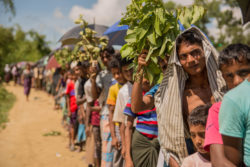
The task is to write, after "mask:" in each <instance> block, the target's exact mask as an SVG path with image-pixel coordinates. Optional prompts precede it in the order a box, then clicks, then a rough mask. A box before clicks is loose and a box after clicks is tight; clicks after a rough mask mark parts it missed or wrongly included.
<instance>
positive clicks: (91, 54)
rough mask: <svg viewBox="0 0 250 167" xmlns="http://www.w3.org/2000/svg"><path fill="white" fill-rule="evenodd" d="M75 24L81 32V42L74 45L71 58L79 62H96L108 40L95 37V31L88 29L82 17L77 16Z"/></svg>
mask: <svg viewBox="0 0 250 167" xmlns="http://www.w3.org/2000/svg"><path fill="white" fill-rule="evenodd" d="M75 23H76V24H80V26H81V28H82V31H81V32H80V35H81V40H80V41H79V42H78V43H77V44H76V47H75V51H74V54H73V56H75V57H76V59H79V60H80V61H81V60H90V61H91V62H92V61H96V60H97V59H98V57H99V56H100V52H101V49H104V48H105V47H106V46H107V44H108V39H107V38H105V37H97V36H96V34H97V33H96V31H94V30H92V29H91V28H88V23H87V22H86V21H85V20H84V19H83V16H82V15H80V16H79V18H78V19H77V20H76V21H75ZM81 48H82V49H83V50H84V52H83V51H82V50H81Z"/></svg>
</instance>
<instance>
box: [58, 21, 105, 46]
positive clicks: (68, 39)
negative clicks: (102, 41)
mask: <svg viewBox="0 0 250 167" xmlns="http://www.w3.org/2000/svg"><path fill="white" fill-rule="evenodd" d="M88 27H89V28H91V29H92V30H94V31H96V32H97V34H96V36H98V37H101V36H102V34H103V33H104V32H105V31H106V29H107V28H108V27H107V26H104V25H98V24H90V25H88ZM82 30H83V29H82V28H81V27H80V26H76V27H74V28H72V29H70V30H69V31H68V32H66V33H65V34H64V35H63V36H62V37H61V38H60V39H59V42H62V46H64V45H71V44H76V43H77V42H78V41H79V40H80V37H81V36H80V34H79V33H80V32H81V31H82Z"/></svg>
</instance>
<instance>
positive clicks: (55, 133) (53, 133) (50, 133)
mask: <svg viewBox="0 0 250 167" xmlns="http://www.w3.org/2000/svg"><path fill="white" fill-rule="evenodd" d="M60 135H61V132H59V131H55V130H52V131H51V132H48V133H44V134H43V136H60Z"/></svg>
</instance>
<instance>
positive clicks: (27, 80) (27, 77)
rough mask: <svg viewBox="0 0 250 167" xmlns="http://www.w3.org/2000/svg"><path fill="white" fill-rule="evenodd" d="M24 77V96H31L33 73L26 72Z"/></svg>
mask: <svg viewBox="0 0 250 167" xmlns="http://www.w3.org/2000/svg"><path fill="white" fill-rule="evenodd" d="M23 75H24V83H23V86H24V94H25V95H29V94H30V89H31V80H32V72H31V71H28V70H25V71H24V74H23Z"/></svg>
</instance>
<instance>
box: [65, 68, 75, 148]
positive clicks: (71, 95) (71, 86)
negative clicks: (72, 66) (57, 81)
mask: <svg viewBox="0 0 250 167" xmlns="http://www.w3.org/2000/svg"><path fill="white" fill-rule="evenodd" d="M69 79H70V81H69V82H68V84H67V88H66V92H65V94H66V95H68V98H67V104H68V107H69V109H68V110H69V112H68V116H69V118H70V127H69V144H70V150H71V151H74V150H75V143H74V140H75V129H76V126H77V104H76V97H75V81H76V79H77V77H76V75H75V73H74V71H73V70H70V75H69Z"/></svg>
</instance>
